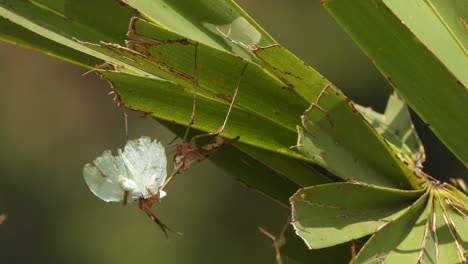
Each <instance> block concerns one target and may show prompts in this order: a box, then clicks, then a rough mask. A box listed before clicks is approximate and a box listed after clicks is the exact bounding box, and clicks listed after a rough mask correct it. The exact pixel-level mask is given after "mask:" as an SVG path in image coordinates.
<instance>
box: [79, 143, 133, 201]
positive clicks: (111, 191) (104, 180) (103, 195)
mask: <svg viewBox="0 0 468 264" xmlns="http://www.w3.org/2000/svg"><path fill="white" fill-rule="evenodd" d="M94 165H95V166H93V165H91V164H86V165H85V166H84V168H83V177H84V179H85V182H86V184H87V185H88V187H89V189H90V190H91V192H93V193H94V195H96V196H97V197H99V198H100V199H102V200H104V201H106V202H120V201H122V200H123V196H124V190H123V189H122V188H121V187H120V184H119V183H118V177H119V175H123V176H125V175H126V168H125V165H124V163H123V161H122V159H121V158H120V156H117V157H114V156H112V153H111V152H110V151H108V150H107V151H104V153H103V154H102V156H99V157H97V158H96V159H95V160H94Z"/></svg>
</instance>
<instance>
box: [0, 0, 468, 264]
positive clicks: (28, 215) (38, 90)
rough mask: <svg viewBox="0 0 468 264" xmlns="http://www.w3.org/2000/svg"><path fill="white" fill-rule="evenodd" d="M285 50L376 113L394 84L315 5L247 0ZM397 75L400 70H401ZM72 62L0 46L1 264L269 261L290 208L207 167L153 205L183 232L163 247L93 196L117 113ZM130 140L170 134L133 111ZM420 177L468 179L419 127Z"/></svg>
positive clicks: (127, 211) (149, 227) (153, 230)
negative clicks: (95, 170) (85, 169)
mask: <svg viewBox="0 0 468 264" xmlns="http://www.w3.org/2000/svg"><path fill="white" fill-rule="evenodd" d="M238 3H239V4H240V5H241V6H242V7H243V8H245V9H246V10H247V12H249V13H250V14H251V15H252V16H253V17H254V18H255V19H256V20H257V21H258V22H259V23H260V24H261V25H262V26H263V27H264V28H266V29H267V31H268V32H270V33H271V34H272V35H273V36H274V37H275V38H276V39H277V40H278V41H279V42H280V43H281V44H282V45H284V46H286V47H287V48H289V49H291V50H292V51H293V52H294V53H296V54H297V55H298V56H299V57H301V58H302V59H303V60H305V61H306V62H307V63H308V64H310V65H311V66H313V67H314V68H316V69H317V70H318V71H319V72H321V73H322V74H323V75H325V76H326V77H327V78H328V79H329V80H331V81H332V82H334V83H335V84H336V85H338V87H340V88H341V89H342V90H343V91H344V92H345V93H346V94H347V95H348V96H349V97H350V98H351V99H353V100H355V101H356V102H358V103H360V104H363V105H369V106H372V107H373V108H374V109H377V110H379V111H383V109H384V106H385V102H386V98H387V96H388V95H389V94H390V93H391V88H390V87H389V85H388V84H387V83H386V81H385V80H384V79H383V78H382V77H381V76H380V74H379V73H378V71H377V70H376V69H375V67H374V66H373V65H372V64H371V63H370V61H369V60H368V59H367V58H366V57H365V55H364V54H363V53H362V52H361V51H360V50H359V49H358V48H357V47H356V45H354V44H353V42H352V41H351V40H350V39H349V38H348V37H347V36H346V35H345V34H344V32H343V31H342V30H341V29H340V28H339V27H338V26H337V24H336V23H335V22H334V21H333V20H332V19H331V17H329V16H328V14H327V13H326V12H325V11H324V10H323V8H322V7H321V5H320V4H319V1H318V0H317V1H310V0H296V1H286V0H256V1H247V0H242V1H238ZM402 67H404V66H402ZM83 72H85V70H84V69H81V68H79V67H76V66H73V65H70V64H68V63H65V62H62V61H59V60H56V59H53V58H50V57H47V56H44V55H41V54H38V53H34V52H32V51H29V50H23V49H20V48H18V47H15V46H11V45H7V44H3V43H0V80H1V90H0V91H1V100H0V102H1V103H0V126H1V127H0V128H1V129H0V168H1V172H0V173H1V176H0V212H3V213H6V214H7V215H8V219H7V221H6V222H5V223H4V224H2V225H0V262H1V263H113V264H119V263H274V250H273V248H272V247H271V241H270V240H269V239H268V238H266V237H265V236H264V235H262V234H260V233H259V232H258V231H257V227H258V226H261V227H264V228H265V229H267V230H269V231H271V232H272V233H278V232H279V230H280V229H281V227H282V226H283V225H284V222H285V220H286V217H287V213H288V212H287V211H286V210H285V209H284V208H282V207H280V206H279V205H277V204H275V203H274V202H272V201H270V200H268V199H267V198H265V197H263V196H262V195H260V194H258V193H256V192H254V191H251V190H248V189H246V188H244V187H242V186H241V185H240V184H238V183H237V182H236V181H234V180H233V179H231V178H229V177H228V176H226V175H225V173H224V172H223V171H222V170H220V169H219V168H217V167H216V166H215V165H213V164H212V163H211V162H210V161H205V162H203V163H201V164H200V165H199V166H196V167H194V168H193V169H191V170H190V171H188V172H186V173H184V174H183V175H180V176H179V177H177V178H176V179H175V180H174V182H173V183H172V184H171V186H170V187H169V189H168V192H169V196H168V198H167V199H165V200H164V202H163V203H162V204H160V205H158V206H156V207H155V208H154V211H155V212H156V213H157V215H158V216H159V217H160V218H161V219H162V220H163V221H164V222H165V223H166V224H168V225H169V226H171V227H172V228H173V229H175V230H177V231H180V232H182V233H183V235H182V236H178V235H174V234H170V235H171V236H170V238H169V239H166V238H165V237H164V235H163V234H162V232H161V231H160V230H159V228H158V227H157V226H156V225H155V224H154V223H152V222H151V221H150V220H149V219H148V218H147V217H146V215H144V214H143V213H142V212H140V211H139V210H138V208H137V205H136V204H131V205H130V206H126V207H123V206H121V205H120V204H107V203H105V202H103V201H101V200H99V199H98V198H96V197H94V195H92V194H91V192H90V191H89V190H88V188H87V186H86V184H85V183H84V180H83V178H82V166H83V165H84V164H85V163H87V162H90V161H92V160H93V159H94V158H95V157H96V156H98V155H100V154H101V153H102V151H103V150H105V149H112V150H116V149H117V148H121V147H123V145H124V144H125V140H126V139H125V130H124V121H123V114H122V111H121V109H119V108H118V107H116V106H115V105H114V104H113V103H112V97H110V96H108V95H107V93H108V92H109V91H110V89H109V87H108V84H107V83H106V82H104V81H102V80H100V79H99V78H98V77H97V76H95V75H94V74H89V75H87V76H84V77H83V76H81V74H82V73H83ZM129 114H130V118H129V138H137V137H139V136H142V135H147V136H152V137H154V138H157V139H159V140H161V141H162V142H163V143H164V144H167V143H168V142H169V141H170V140H171V139H172V138H173V134H171V133H170V132H169V131H167V130H166V129H165V128H164V127H162V126H161V125H159V124H158V123H157V122H155V121H154V120H152V119H150V118H141V115H140V114H137V113H129ZM415 122H416V125H417V129H418V131H419V132H420V134H421V137H422V140H423V142H424V144H425V146H426V152H427V162H426V166H425V167H426V171H427V172H428V173H429V174H431V175H433V176H434V177H436V178H440V179H446V178H448V177H463V178H465V179H466V178H467V171H466V170H465V169H464V168H463V166H462V165H461V164H460V163H459V162H458V161H457V160H456V159H455V158H454V157H453V156H452V155H451V154H450V152H449V151H447V149H445V148H444V146H443V145H442V144H441V143H440V142H439V141H438V140H437V138H436V137H435V136H434V135H433V134H432V133H430V131H428V129H427V128H425V127H424V126H423V125H422V122H421V121H419V120H418V119H416V120H415Z"/></svg>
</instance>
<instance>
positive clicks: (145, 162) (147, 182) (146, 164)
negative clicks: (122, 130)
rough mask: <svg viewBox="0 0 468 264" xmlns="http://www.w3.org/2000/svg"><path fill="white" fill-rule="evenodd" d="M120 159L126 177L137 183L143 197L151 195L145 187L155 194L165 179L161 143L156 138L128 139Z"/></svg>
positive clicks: (165, 163) (163, 155)
mask: <svg viewBox="0 0 468 264" xmlns="http://www.w3.org/2000/svg"><path fill="white" fill-rule="evenodd" d="M122 160H123V162H124V163H125V166H126V167H127V169H128V171H129V176H128V177H129V178H132V179H133V180H134V181H135V182H136V183H137V185H138V186H139V187H140V192H141V193H142V194H143V196H144V197H145V198H149V197H150V196H151V195H150V194H149V193H148V192H147V191H146V189H147V188H148V189H150V190H151V191H152V192H153V193H154V194H156V193H157V192H158V190H159V187H161V186H162V184H163V183H164V181H165V180H166V176H167V172H166V165H167V159H166V154H165V152H164V147H163V145H162V144H161V143H159V142H157V141H156V140H155V141H151V139H150V138H149V137H141V138H139V139H136V140H130V141H128V142H127V144H126V145H125V149H124V151H123V153H122Z"/></svg>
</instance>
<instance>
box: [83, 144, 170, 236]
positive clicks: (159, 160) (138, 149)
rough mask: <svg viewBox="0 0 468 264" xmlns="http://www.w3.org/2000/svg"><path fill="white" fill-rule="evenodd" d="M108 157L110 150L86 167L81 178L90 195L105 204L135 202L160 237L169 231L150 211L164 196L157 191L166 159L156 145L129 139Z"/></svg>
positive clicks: (161, 147)
mask: <svg viewBox="0 0 468 264" xmlns="http://www.w3.org/2000/svg"><path fill="white" fill-rule="evenodd" d="M117 152H118V153H117V154H118V155H117V156H112V153H111V151H110V150H106V151H104V153H103V154H102V156H99V157H97V158H96V159H95V160H94V165H92V164H89V163H88V164H86V165H85V166H84V168H83V177H84V179H85V181H86V184H87V185H88V187H89V189H90V190H91V192H93V193H94V195H96V196H97V197H99V198H100V199H102V200H104V201H106V202H123V203H124V204H126V203H127V201H128V202H132V201H136V200H138V202H139V206H140V209H141V210H143V211H144V212H145V213H146V214H147V215H148V216H149V217H150V218H151V219H152V220H153V221H154V222H156V223H157V224H158V225H159V226H160V227H161V229H162V230H163V232H164V234H165V235H166V236H167V231H166V230H171V229H170V228H168V227H167V226H166V225H164V224H163V223H162V222H161V221H159V219H158V218H156V216H154V214H153V213H152V212H151V206H152V205H153V204H154V203H155V202H159V201H160V199H161V198H162V197H163V196H165V193H164V192H161V193H160V192H159V188H160V187H161V186H162V185H163V184H164V182H165V180H166V176H167V171H166V165H167V159H166V154H165V153H164V147H163V145H162V144H161V143H160V142H157V141H156V140H155V141H151V139H150V138H149V137H141V138H139V139H135V140H129V141H128V142H127V144H126V145H125V148H124V151H122V150H120V149H119V150H118V151H117Z"/></svg>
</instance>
